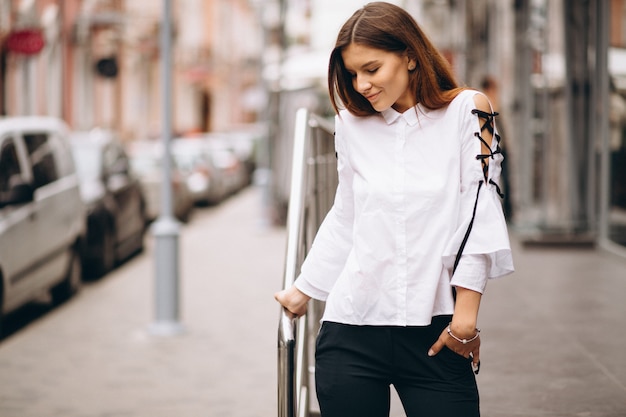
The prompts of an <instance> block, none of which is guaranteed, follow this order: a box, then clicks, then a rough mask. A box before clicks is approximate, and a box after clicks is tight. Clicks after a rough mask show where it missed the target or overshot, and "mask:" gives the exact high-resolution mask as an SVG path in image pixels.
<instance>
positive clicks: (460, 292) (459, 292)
mask: <svg viewBox="0 0 626 417" xmlns="http://www.w3.org/2000/svg"><path fill="white" fill-rule="evenodd" d="M481 297H482V294H481V293H479V292H476V291H472V290H469V289H467V288H463V287H458V286H457V287H456V303H455V306H454V316H453V317H452V322H451V323H450V326H449V327H446V328H445V329H443V331H442V332H441V334H440V335H439V339H437V341H436V342H435V344H434V345H432V347H431V348H430V350H429V351H428V356H435V355H436V354H437V353H439V351H440V350H441V349H443V347H444V346H447V347H448V349H450V350H451V351H453V352H455V353H457V354H459V355H461V356H463V357H465V358H470V357H471V358H472V366H473V368H474V372H475V373H478V369H479V364H480V337H475V336H477V335H478V332H479V330H478V329H477V328H476V321H477V319H478V308H479V306H480V299H481ZM448 329H450V330H448ZM450 333H451V334H450ZM453 335H454V337H453ZM455 337H456V338H455ZM457 339H459V340H461V341H459V340H457ZM462 340H466V341H467V342H466V343H463V342H462ZM470 340H471V342H470Z"/></svg>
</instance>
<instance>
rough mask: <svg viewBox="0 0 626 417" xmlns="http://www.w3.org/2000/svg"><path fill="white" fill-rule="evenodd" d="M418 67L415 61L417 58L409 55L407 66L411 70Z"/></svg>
mask: <svg viewBox="0 0 626 417" xmlns="http://www.w3.org/2000/svg"><path fill="white" fill-rule="evenodd" d="M416 67H417V62H416V61H415V59H413V58H409V57H407V68H408V69H409V71H413V70H415V68H416Z"/></svg>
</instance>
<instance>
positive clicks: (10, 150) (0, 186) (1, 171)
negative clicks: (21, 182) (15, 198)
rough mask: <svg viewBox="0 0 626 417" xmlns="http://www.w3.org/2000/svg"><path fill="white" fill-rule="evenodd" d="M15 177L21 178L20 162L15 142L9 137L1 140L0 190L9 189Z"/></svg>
mask: <svg viewBox="0 0 626 417" xmlns="http://www.w3.org/2000/svg"><path fill="white" fill-rule="evenodd" d="M16 176H17V177H16ZM15 178H18V179H19V178H21V170H20V163H19V160H18V159H17V150H16V149H15V142H14V140H13V139H11V138H9V139H6V140H4V141H3V142H2V147H1V148H0V192H5V191H9V189H10V188H11V185H12V182H13V181H14V180H15Z"/></svg>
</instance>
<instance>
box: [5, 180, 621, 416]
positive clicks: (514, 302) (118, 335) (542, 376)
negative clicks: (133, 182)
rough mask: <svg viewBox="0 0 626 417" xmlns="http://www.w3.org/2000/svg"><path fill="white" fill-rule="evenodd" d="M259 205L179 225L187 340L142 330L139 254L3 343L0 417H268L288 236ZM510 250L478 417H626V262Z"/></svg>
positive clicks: (147, 319)
mask: <svg viewBox="0 0 626 417" xmlns="http://www.w3.org/2000/svg"><path fill="white" fill-rule="evenodd" d="M260 207H261V196H260V192H259V190H257V189H255V188H251V189H249V190H246V191H244V192H242V193H240V194H238V195H236V196H235V197H233V198H232V199H231V200H229V201H227V202H226V203H225V204H223V205H220V206H218V207H215V208H209V209H201V210H198V211H196V213H195V214H194V216H193V218H192V220H191V223H190V224H188V225H185V226H183V228H182V233H181V239H180V254H181V258H180V259H181V293H182V297H181V305H182V320H181V321H182V323H183V325H184V326H185V328H186V332H185V333H184V334H182V335H180V336H176V337H169V338H163V337H155V336H152V335H150V334H149V333H148V327H149V325H150V324H151V323H152V320H153V290H152V284H153V280H154V271H153V263H154V261H153V259H152V251H151V246H152V244H151V243H150V244H149V246H148V248H147V250H146V251H145V253H144V254H142V255H141V256H138V257H136V258H134V259H132V260H131V261H130V262H128V263H126V264H125V265H123V266H122V267H121V268H119V269H118V270H116V271H115V272H114V273H112V274H110V275H108V276H106V277H104V279H102V280H100V281H98V282H96V283H93V284H89V285H87V286H86V287H85V288H84V291H83V292H82V293H81V294H80V295H79V296H78V297H76V298H75V299H73V300H71V301H70V302H68V303H66V304H65V305H63V306H61V307H59V308H56V309H54V310H52V311H50V312H49V313H48V314H46V315H45V316H44V317H41V318H39V319H37V320H36V321H35V322H33V323H32V324H30V325H29V326H27V327H26V328H24V329H22V330H20V331H19V332H17V333H16V334H14V335H13V336H11V337H9V338H8V339H6V340H4V341H3V342H1V343H0V416H1V417H56V416H58V417H118V416H119V417H161V416H163V417H166V416H167V417H230V416H232V417H256V416H259V417H260V416H275V415H276V331H277V320H278V307H277V305H276V304H275V302H274V301H273V299H272V294H273V292H274V291H275V290H277V289H278V287H279V286H280V285H281V274H282V272H283V266H282V262H283V260H284V250H285V231H284V230H283V229H282V228H275V229H265V230H262V229H260V228H259V213H260V211H259V210H260ZM150 240H151V238H150ZM513 244H514V256H515V264H516V268H517V272H516V273H515V274H514V275H512V276H510V277H507V278H504V279H502V280H499V281H493V282H491V283H490V284H489V286H488V289H487V293H486V295H485V297H484V299H483V305H482V308H481V315H480V325H481V327H482V337H483V349H482V352H481V357H482V363H483V366H482V369H481V373H480V375H479V376H478V381H479V386H480V388H481V396H482V409H483V417H624V416H626V354H625V352H626V324H625V320H626V303H624V301H623V299H624V296H625V295H626V260H624V259H622V258H619V257H616V256H614V255H611V254H608V253H605V252H602V251H598V250H593V249H581V248H577V249H572V248H554V247H552V248H550V247H548V248H546V247H543V248H542V247H523V246H522V245H521V244H520V243H519V242H518V240H517V239H516V238H515V237H514V238H513ZM392 415H393V416H394V417H396V416H402V415H403V414H402V412H401V410H400V409H399V404H398V403H397V400H396V401H395V402H394V406H393V409H392Z"/></svg>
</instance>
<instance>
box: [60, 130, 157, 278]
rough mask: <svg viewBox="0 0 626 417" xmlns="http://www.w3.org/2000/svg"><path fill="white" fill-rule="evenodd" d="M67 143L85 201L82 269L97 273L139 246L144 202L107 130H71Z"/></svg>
mask: <svg viewBox="0 0 626 417" xmlns="http://www.w3.org/2000/svg"><path fill="white" fill-rule="evenodd" d="M71 146H72V154H73V155H74V161H75V163H76V170H77V172H78V176H79V178H80V184H81V195H82V198H83V201H84V202H85V204H86V205H87V235H86V239H85V246H84V251H83V272H84V273H85V274H86V275H88V276H94V277H100V276H102V275H104V274H106V273H107V272H109V271H111V270H112V269H113V268H114V267H115V265H116V264H117V263H119V262H121V261H123V260H125V259H127V258H129V257H130V256H131V255H133V254H135V253H137V252H140V251H141V250H143V247H144V234H145V230H146V223H147V214H146V202H145V198H144V195H143V190H142V188H141V184H140V183H139V179H138V178H137V177H136V176H135V175H134V173H133V172H132V171H131V169H130V162H129V160H128V156H127V155H126V151H125V150H124V148H123V146H122V144H121V142H120V141H119V140H118V138H117V137H116V136H115V134H114V133H113V132H112V131H107V130H103V129H94V130H91V131H87V132H74V133H72V135H71Z"/></svg>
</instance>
